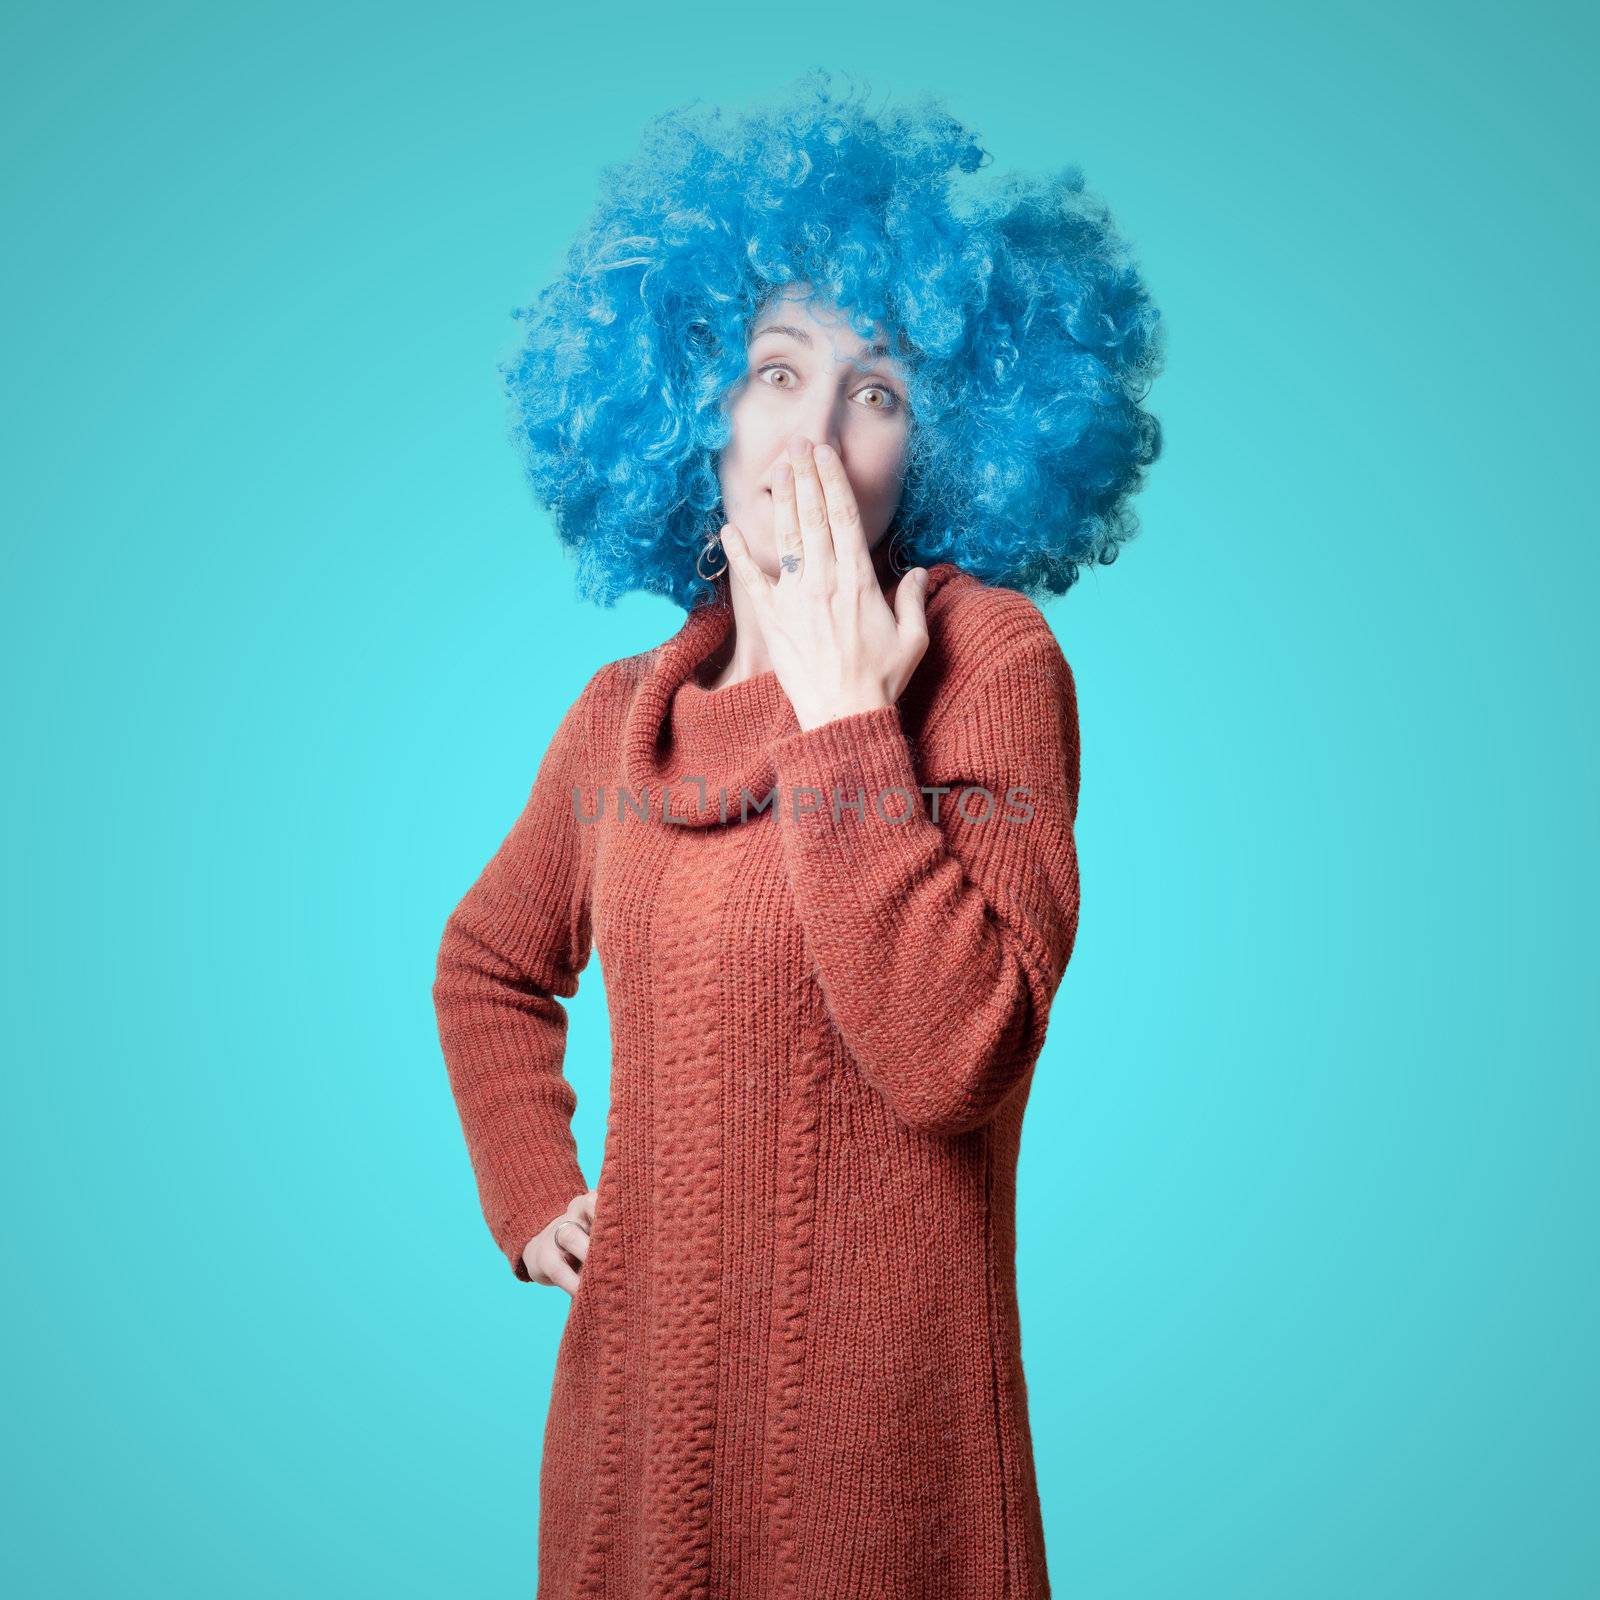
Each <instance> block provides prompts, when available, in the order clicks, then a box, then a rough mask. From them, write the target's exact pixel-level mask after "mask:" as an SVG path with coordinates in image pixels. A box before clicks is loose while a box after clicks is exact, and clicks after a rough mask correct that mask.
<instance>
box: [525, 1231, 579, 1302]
mask: <svg viewBox="0 0 1600 1600" xmlns="http://www.w3.org/2000/svg"><path fill="white" fill-rule="evenodd" d="M522 1261H523V1265H524V1266H526V1267H527V1269H528V1276H529V1277H530V1278H532V1279H533V1281H534V1282H535V1283H543V1284H560V1285H561V1287H562V1288H563V1289H565V1290H566V1291H567V1292H568V1293H569V1294H571V1293H572V1292H573V1291H575V1290H576V1289H577V1287H578V1274H577V1273H576V1272H574V1271H573V1270H572V1268H571V1267H570V1266H568V1264H567V1258H566V1256H565V1254H563V1252H562V1251H561V1249H560V1248H559V1247H558V1246H557V1245H555V1244H553V1243H552V1242H551V1240H550V1238H549V1236H548V1235H546V1234H540V1236H539V1237H538V1238H537V1239H535V1240H533V1242H532V1243H531V1244H529V1246H528V1248H527V1249H526V1250H524V1251H523V1252H522Z"/></svg>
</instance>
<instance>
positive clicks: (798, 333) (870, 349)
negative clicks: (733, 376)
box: [750, 322, 889, 361]
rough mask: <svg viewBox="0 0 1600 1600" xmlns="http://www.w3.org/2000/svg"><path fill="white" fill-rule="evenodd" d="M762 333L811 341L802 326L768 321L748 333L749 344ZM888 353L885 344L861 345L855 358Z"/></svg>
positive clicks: (862, 358)
mask: <svg viewBox="0 0 1600 1600" xmlns="http://www.w3.org/2000/svg"><path fill="white" fill-rule="evenodd" d="M764 333H786V334H788V335H789V337H790V338H791V339H798V340H799V341H800V343H801V344H806V345H808V344H810V343H811V335H810V334H809V333H807V332H806V330H805V329H804V328H794V327H791V326H790V325H789V324H788V323H787V322H769V323H768V324H767V325H766V327H764V328H757V329H756V331H755V332H754V333H752V334H751V335H750V342H751V344H754V343H755V342H756V340H757V339H759V338H760V337H761V335H762V334H764ZM888 353H889V347H888V345H886V344H869V345H863V346H862V348H861V351H860V354H858V355H857V356H856V360H857V361H863V360H867V359H869V358H871V357H873V356H886V355H888Z"/></svg>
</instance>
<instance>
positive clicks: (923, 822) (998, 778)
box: [771, 627, 1079, 1134]
mask: <svg viewBox="0 0 1600 1600" xmlns="http://www.w3.org/2000/svg"><path fill="white" fill-rule="evenodd" d="M930 734H931V735H932V737H930V738H928V739H925V740H924V744H925V746H926V752H927V760H926V763H925V765H926V767H927V769H928V770H926V771H925V772H923V773H920V774H919V772H918V770H917V762H916V760H914V758H913V752H912V750H911V747H910V744H909V742H908V740H907V738H906V735H905V732H904V729H903V726H902V723H901V719H900V712H899V708H898V706H888V707H884V708H881V709H877V710H872V711H865V712H858V713H856V714H854V715H851V716H846V717H840V718H836V719H835V720H833V721H831V722H827V723H823V724H821V725H820V726H818V727H815V728H810V729H804V730H801V731H799V732H795V733H791V734H788V735H786V736H784V737H781V738H779V739H776V740H774V741H773V743H772V746H771V749H772V754H773V757H774V765H775V777H776V793H777V808H776V809H777V818H778V826H779V829H780V830H781V833H780V836H781V839H782V843H783V852H784V861H785V866H786V869H787V871H788V875H789V881H790V885H791V888H792V890H793V894H794V899H795V905H796V911H797V914H798V916H799V918H800V921H801V924H802V926H803V928H804V932H805V938H806V944H807V948H808V950H809V952H810V955H811V958H812V961H813V963H814V965H815V969H816V972H817V975H818V980H819V983H820V985H821V988H822V991H823V996H824V999H825V1000H826V1002H827V1005H828V1009H829V1013H830V1015H831V1017H832V1019H833V1021H834V1024H835V1025H836V1027H837V1028H838V1029H839V1031H840V1034H841V1035H842V1038H843V1040H844V1042H845V1044H846V1046H847V1048H848V1049H849V1051H850V1054H851V1056H852V1058H853V1059H854V1060H855V1062H856V1064H857V1066H858V1067H859V1068H860V1070H861V1072H862V1074H863V1075H864V1077H865V1078H866V1079H867V1081H868V1082H869V1083H871V1084H872V1085H873V1087H874V1088H875V1089H877V1090H878V1092H880V1093H881V1094H883V1095H884V1096H885V1097H886V1098H887V1099H888V1101H889V1103H890V1105H891V1106H892V1108H893V1109H894V1112H895V1114H896V1115H897V1116H898V1117H899V1118H900V1119H901V1120H902V1121H903V1122H905V1123H906V1124H908V1125H909V1126H911V1127H914V1128H917V1129H920V1130H923V1131H926V1132H930V1133H941V1134H957V1133H962V1132H966V1131H967V1130H969V1129H972V1128H975V1127H978V1126H981V1125H982V1124H983V1123H985V1122H987V1121H988V1120H989V1119H991V1118H992V1117H993V1116H994V1115H995V1113H996V1112H997V1111H998V1110H999V1109H1000V1107H1001V1105H1002V1104H1003V1102H1004V1101H1005V1099H1006V1097H1007V1096H1008V1095H1009V1094H1010V1093H1011V1091H1012V1090H1013V1089H1015V1088H1016V1087H1017V1086H1018V1085H1019V1084H1020V1083H1021V1082H1022V1081H1023V1080H1024V1079H1025V1078H1026V1077H1027V1075H1028V1074H1029V1072H1030V1071H1031V1069H1032V1067H1033V1065H1034V1063H1035V1061H1036V1060H1037V1058H1038V1055H1039V1051H1040V1049H1041V1048H1042V1046H1043V1044H1044V1039H1045V1029H1046V1025H1047V1023H1048V1020H1049V1013H1050V1006H1051V1002H1052V1000H1053V998H1054V996H1055V993H1056V990H1057V989H1058V987H1059V985H1060V983H1061V979H1062V977H1063V975H1064V973H1065V970H1066V966H1067V962H1068V960H1069V958H1070V956H1071V954H1072V947H1073V943H1074V940H1075V938H1076V935H1077V924H1078V901H1079V894H1078V858H1077V850H1076V846H1075V842H1074V838H1073V826H1074V823H1075V821H1076V816H1077V803H1078V777H1079V749H1078V718H1077V698H1076V691H1075V687H1074V683H1073V678H1072V672H1071V669H1070V667H1069V666H1068V664H1067V661H1066V659H1065V657H1064V656H1063V655H1062V652H1061V648H1060V645H1059V644H1058V643H1057V641H1056V639H1055V636H1054V634H1053V633H1051V632H1050V631H1049V629H1048V628H1047V627H1039V628H1036V629H1033V630H1031V631H1030V632H1029V633H1028V635H1027V636H1026V637H1025V638H1024V639H1023V640H1022V642H1021V643H1019V644H1014V645H1012V646H1011V647H1010V648H1008V649H1005V650H1004V651H1002V652H1001V654H1000V656H999V657H998V659H997V660H996V661H994V662H990V663H986V664H985V666H984V667H983V668H982V669H980V670H979V672H978V674H977V680H976V682H975V683H974V684H973V685H972V686H971V687H970V688H966V689H964V690H963V691H962V693H961V698H960V701H959V702H958V703H957V704H956V705H954V706H953V707H951V708H950V709H949V712H948V715H947V716H945V717H942V718H941V719H940V722H939V724H938V725H937V727H936V728H931V729H930ZM923 785H926V786H928V788H929V789H936V788H941V787H944V786H948V792H946V793H940V794H937V795H936V796H933V795H930V796H927V797H924V796H923V795H922V794H921V793H920V792H919V790H920V787H921V786H923ZM803 788H809V789H810V790H811V791H814V794H813V793H805V792H803ZM964 790H967V791H969V792H966V793H963V791H964ZM972 790H977V791H982V792H971V791H972ZM903 791H908V792H909V795H908V794H907V793H905V792H903ZM816 795H819V796H820V799H816V798H815V797H814V796H816ZM911 801H914V802H915V804H912V803H910V802H911ZM934 804H936V806H937V813H936V814H937V820H935V819H934V817H933V816H931V815H930V814H929V812H930V810H932V809H933V805H934ZM986 809H987V819H986V820H979V819H982V818H983V817H984V815H985V811H986ZM797 813H798V814H797Z"/></svg>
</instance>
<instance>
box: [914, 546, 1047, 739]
mask: <svg viewBox="0 0 1600 1600" xmlns="http://www.w3.org/2000/svg"><path fill="white" fill-rule="evenodd" d="M913 686H914V688H915V691H916V692H915V694H914V695H913V694H912V690H910V689H908V691H907V694H908V706H907V709H908V711H909V712H911V714H912V715H913V716H915V717H916V719H917V721H918V723H919V724H920V725H924V726H926V727H927V728H928V729H930V730H932V729H935V728H937V727H938V726H939V725H941V724H943V723H945V722H946V721H947V720H949V719H951V718H954V717H958V716H959V715H960V714H961V713H962V712H963V711H964V710H966V709H968V708H970V707H973V706H975V705H977V704H980V703H982V702H983V701H985V700H988V699H991V698H992V697H993V695H994V694H995V693H996V692H998V693H999V694H1000V695H1001V697H1002V698H1007V697H1008V691H1009V690H1010V689H1015V688H1018V687H1026V688H1028V689H1029V691H1030V693H1029V694H1028V695H1027V696H1026V697H1025V698H1027V699H1028V700H1030V701H1031V700H1032V699H1034V698H1035V696H1036V695H1037V694H1038V693H1039V692H1041V691H1044V692H1046V693H1047V694H1048V696H1049V697H1052V698H1055V699H1057V700H1064V701H1066V702H1068V703H1069V704H1071V705H1073V706H1074V708H1075V698H1076V697H1075V690H1074V685H1073V681H1072V669H1071V668H1070V667H1069V666H1068V664H1067V658H1066V655H1065V652H1064V651H1063V650H1062V648H1061V642H1060V640H1059V639H1058V638H1057V637H1056V634H1055V630H1054V629H1053V628H1052V627H1051V626H1050V623H1049V622H1048V621H1047V620H1046V618H1045V615H1044V613H1043V612H1042V611H1041V610H1040V609H1039V607H1038V606H1037V605H1036V604H1035V603H1034V602H1033V600H1031V599H1030V598H1029V597H1028V596H1027V595H1025V594H1023V593H1022V592H1021V591H1020V590H1017V589H1008V588H1005V587H1003V586H1001V585H998V584H991V583H985V582H984V581H983V580H982V579H980V578H975V577H973V576H972V575H971V574H969V573H965V572H962V573H960V574H958V575H957V576H956V577H954V578H952V579H950V581H949V582H947V583H946V584H945V585H944V587H943V588H942V589H941V590H940V591H939V593H938V594H937V595H935V596H934V599H933V601H932V602H930V604H929V607H928V650H927V654H926V656H925V657H924V660H923V662H922V664H921V666H919V667H918V669H917V677H916V678H915V679H914V680H913Z"/></svg>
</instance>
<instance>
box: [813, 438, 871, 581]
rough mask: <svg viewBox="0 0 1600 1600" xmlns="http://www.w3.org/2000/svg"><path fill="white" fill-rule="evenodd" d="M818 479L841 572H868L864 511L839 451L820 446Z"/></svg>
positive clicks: (814, 457)
mask: <svg viewBox="0 0 1600 1600" xmlns="http://www.w3.org/2000/svg"><path fill="white" fill-rule="evenodd" d="M812 456H813V459H814V460H815V462H816V467H817V480H818V482H819V483H820V484H821V487H822V498H823V503H824V505H825V506H826V508H827V515H828V528H829V530H830V532H831V533H832V535H833V557H834V561H835V563H836V565H837V566H838V569H839V571H841V572H853V573H856V574H858V575H859V574H862V573H865V572H866V571H867V570H868V569H869V568H870V567H871V565H872V557H871V553H870V552H869V551H868V549H867V530H866V529H865V528H864V527H863V526H862V525H861V509H860V507H859V506H858V505H857V504H856V493H855V490H854V489H852V488H851V487H850V479H849V476H848V475H847V474H846V472H845V470H844V463H843V462H842V461H841V460H840V459H839V457H838V454H837V452H835V451H834V450H832V449H831V448H830V447H829V446H827V445H825V444H819V445H818V446H817V447H816V449H815V450H814V451H813V452H812Z"/></svg>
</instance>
